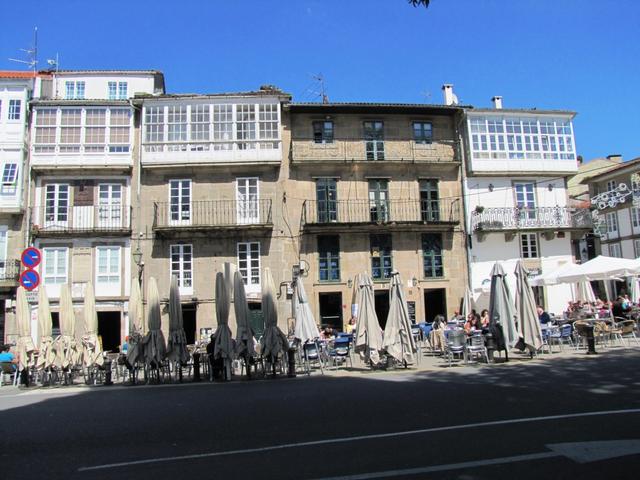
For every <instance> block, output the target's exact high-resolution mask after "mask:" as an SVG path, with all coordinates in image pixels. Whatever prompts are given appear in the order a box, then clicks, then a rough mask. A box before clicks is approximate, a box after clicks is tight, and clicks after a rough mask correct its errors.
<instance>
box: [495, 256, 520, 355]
mask: <svg viewBox="0 0 640 480" xmlns="http://www.w3.org/2000/svg"><path fill="white" fill-rule="evenodd" d="M515 318H516V311H515V305H514V304H513V301H512V300H511V294H510V293H509V287H508V286H507V281H506V273H505V272H504V268H502V264H501V263H500V262H496V263H495V264H494V266H493V269H492V270H491V290H490V292H489V330H490V331H491V333H492V334H493V336H494V338H495V339H496V343H497V346H498V350H505V351H507V352H508V349H509V348H513V347H514V346H515V344H516V342H517V341H518V333H517V332H516V325H515ZM507 355H508V353H507ZM507 358H508V357H507Z"/></svg>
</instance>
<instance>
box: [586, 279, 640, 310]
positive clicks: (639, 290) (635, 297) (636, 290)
mask: <svg viewBox="0 0 640 480" xmlns="http://www.w3.org/2000/svg"><path fill="white" fill-rule="evenodd" d="M629 281H630V282H631V284H630V288H629V300H631V301H632V302H633V303H635V304H637V303H638V302H640V284H638V277H631V278H630V279H629ZM591 293H593V290H592V291H591Z"/></svg>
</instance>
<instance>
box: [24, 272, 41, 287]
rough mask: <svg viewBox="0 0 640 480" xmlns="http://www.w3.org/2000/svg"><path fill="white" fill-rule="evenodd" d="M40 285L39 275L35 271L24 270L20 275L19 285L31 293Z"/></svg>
mask: <svg viewBox="0 0 640 480" xmlns="http://www.w3.org/2000/svg"><path fill="white" fill-rule="evenodd" d="M39 284H40V275H39V274H38V272H36V271H35V270H25V271H24V272H22V273H21V274H20V285H22V286H23V287H24V289H25V290H27V291H31V290H33V289H34V288H36V287H37V286H38V285H39Z"/></svg>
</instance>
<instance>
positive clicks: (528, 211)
mask: <svg viewBox="0 0 640 480" xmlns="http://www.w3.org/2000/svg"><path fill="white" fill-rule="evenodd" d="M534 187H535V184H534V183H515V184H514V190H515V194H516V207H517V208H518V209H519V210H520V212H519V214H518V215H519V218H518V220H519V221H521V222H525V223H527V222H528V221H529V220H535V219H536V196H535V188H534Z"/></svg>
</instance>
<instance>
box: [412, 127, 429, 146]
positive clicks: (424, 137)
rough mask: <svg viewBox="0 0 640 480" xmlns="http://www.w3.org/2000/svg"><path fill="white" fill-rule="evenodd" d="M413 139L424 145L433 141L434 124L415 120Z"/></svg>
mask: <svg viewBox="0 0 640 480" xmlns="http://www.w3.org/2000/svg"><path fill="white" fill-rule="evenodd" d="M413 140H414V141H415V142H416V143H418V144H422V145H429V144H431V143H432V142H433V126H432V125H431V123H429V122H413Z"/></svg>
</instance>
